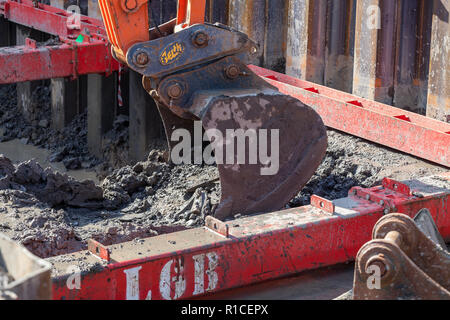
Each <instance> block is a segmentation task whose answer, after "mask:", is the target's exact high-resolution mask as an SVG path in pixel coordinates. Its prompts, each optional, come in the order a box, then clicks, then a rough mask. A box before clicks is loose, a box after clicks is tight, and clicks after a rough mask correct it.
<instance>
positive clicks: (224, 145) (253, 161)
mask: <svg viewBox="0 0 450 320" xmlns="http://www.w3.org/2000/svg"><path fill="white" fill-rule="evenodd" d="M203 95H205V93H203ZM206 96H208V99H201V101H208V103H207V105H203V106H201V107H200V106H196V108H199V109H201V110H203V112H202V116H201V124H202V128H203V131H202V136H205V138H206V137H207V138H208V139H209V141H210V142H211V143H212V148H213V153H212V154H213V156H214V157H215V163H216V164H217V167H218V169H219V175H220V184H221V201H220V203H219V205H218V207H217V209H216V211H215V214H214V215H215V217H217V218H219V219H224V218H226V217H228V216H230V215H235V214H237V213H242V214H251V213H258V212H267V211H273V210H278V209H281V208H282V207H283V206H284V205H285V204H286V203H287V202H288V201H289V200H290V199H291V198H292V197H293V196H294V195H295V194H296V193H297V192H298V191H300V190H301V189H302V187H303V186H304V185H305V184H306V183H307V182H308V180H309V179H310V177H311V176H312V175H313V174H314V172H315V170H316V169H317V167H318V166H319V165H320V163H321V161H322V159H323V157H324V155H325V152H326V148H327V135H326V129H325V126H324V124H323V122H322V119H321V118H320V116H319V115H318V114H317V113H316V112H315V111H314V110H313V109H312V108H310V107H308V106H306V105H305V104H303V103H302V102H300V101H298V100H296V99H294V98H292V97H290V96H286V95H283V94H281V93H272V94H262V93H260V94H245V93H242V92H240V91H237V92H234V93H233V92H228V93H224V94H222V95H220V96H215V95H213V96H209V95H206ZM204 97H205V96H204ZM204 97H203V98H204ZM159 109H160V113H161V116H162V119H163V122H164V126H165V128H166V134H167V137H168V144H169V146H170V147H171V148H170V149H173V147H175V145H174V142H173V141H172V140H171V139H170V137H171V136H172V134H173V131H174V130H177V129H179V128H183V129H186V130H187V131H189V132H190V133H191V134H192V136H194V135H195V133H194V131H195V124H194V121H193V120H187V119H182V118H179V117H178V116H177V115H175V114H174V113H172V112H171V111H170V110H169V108H166V107H164V106H162V105H159ZM191 150H194V153H195V152H196V150H198V151H200V153H201V154H200V156H201V157H205V150H206V149H205V148H203V145H202V144H200V145H195V143H194V144H192V148H191ZM170 154H171V155H173V153H172V152H170ZM207 155H209V154H206V156H207ZM175 156H177V155H175ZM194 157H195V155H191V156H189V157H188V159H194ZM172 160H173V159H172ZM202 160H203V161H205V160H207V159H204V158H203V159H202Z"/></svg>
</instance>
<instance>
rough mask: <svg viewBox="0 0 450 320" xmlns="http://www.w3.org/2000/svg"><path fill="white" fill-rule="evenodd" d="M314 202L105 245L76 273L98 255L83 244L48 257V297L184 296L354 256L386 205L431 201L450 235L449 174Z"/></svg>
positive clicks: (411, 211)
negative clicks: (103, 260) (103, 257)
mask: <svg viewBox="0 0 450 320" xmlns="http://www.w3.org/2000/svg"><path fill="white" fill-rule="evenodd" d="M317 201H318V204H317V206H316V207H312V206H304V207H300V208H295V209H289V210H284V211H279V212H272V213H267V214H262V215H257V216H251V217H244V218H240V219H236V220H233V221H231V222H228V225H225V224H224V223H221V222H219V221H216V220H214V219H208V222H207V224H208V225H209V226H210V227H203V228H196V229H190V230H186V231H181V232H176V233H172V234H166V235H161V236H157V237H153V238H148V239H142V240H140V241H131V242H125V243H122V244H117V245H112V246H108V247H107V249H108V250H109V257H108V258H109V264H107V265H106V266H104V267H100V268H94V269H93V270H92V271H84V272H81V273H79V274H73V273H71V272H73V271H74V269H73V268H71V266H72V267H73V265H77V261H80V262H82V263H83V264H86V263H95V262H98V261H99V260H98V259H99V258H98V257H97V255H93V254H91V253H90V252H88V251H81V252H78V253H74V254H69V255H66V256H59V257H56V258H49V259H47V260H48V261H50V262H51V263H52V264H53V266H54V276H53V298H54V299H188V298H192V297H197V296H202V295H205V294H210V293H214V292H217V291H221V290H225V289H230V288H235V287H240V286H245V285H249V284H252V283H256V282H260V281H264V280H268V279H275V278H278V277H282V276H287V275H292V274H295V273H298V272H301V271H304V270H309V269H315V268H319V267H323V266H329V265H334V264H338V263H343V262H347V261H352V260H354V258H355V256H356V254H357V252H358V250H359V248H360V247H361V246H362V245H363V244H364V243H366V242H367V241H369V240H370V239H371V234H372V229H373V226H374V224H375V223H376V222H377V221H378V220H379V218H381V217H382V216H383V214H388V213H390V212H401V213H404V214H407V215H409V216H411V217H414V215H415V214H416V213H417V212H418V211H419V210H420V209H422V208H428V209H429V210H430V212H431V214H432V216H433V219H434V220H435V222H436V223H437V226H438V229H439V231H440V232H441V234H442V235H443V237H444V238H445V239H446V240H447V241H448V240H450V205H449V204H450V173H447V174H444V175H442V176H438V177H433V178H431V177H430V178H424V179H419V180H417V181H413V182H410V183H408V185H406V184H405V185H404V184H402V183H400V182H396V181H392V180H389V179H385V180H384V181H383V185H382V186H377V187H373V188H368V189H362V188H358V187H357V188H354V189H352V190H351V191H350V193H349V196H348V197H347V198H343V199H338V200H334V201H332V204H331V205H330V203H322V204H321V203H320V202H327V200H325V199H321V198H318V199H317ZM322 207H323V208H324V209H323V210H322V209H321V208H322ZM333 208H334V209H333ZM226 235H228V236H226ZM68 270H69V271H68ZM77 277H78V279H77ZM77 281H78V286H76V283H77Z"/></svg>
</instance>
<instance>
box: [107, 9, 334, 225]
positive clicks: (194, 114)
mask: <svg viewBox="0 0 450 320" xmlns="http://www.w3.org/2000/svg"><path fill="white" fill-rule="evenodd" d="M99 3H100V8H101V12H102V16H103V20H104V23H105V25H106V30H107V33H108V37H109V40H110V42H111V44H112V48H113V54H114V56H115V58H116V59H118V60H120V61H121V62H123V63H126V64H127V65H128V66H129V67H130V68H131V69H133V70H134V71H136V72H138V73H140V74H141V75H142V76H143V86H144V89H145V90H146V91H147V92H148V93H149V94H150V95H151V96H152V97H153V98H154V99H155V101H156V103H157V106H158V110H159V112H160V115H161V117H162V120H163V123H164V127H165V131H166V135H167V140H168V144H169V147H170V150H171V151H172V150H175V149H176V143H175V142H174V141H173V140H176V139H172V137H173V134H174V133H175V132H176V131H177V130H180V129H184V130H183V131H182V132H184V133H186V132H187V133H189V134H190V135H191V137H195V136H196V135H198V134H199V132H200V135H201V136H200V143H198V139H195V138H194V139H191V141H192V145H191V148H190V150H191V151H192V154H191V155H186V154H185V152H183V154H182V155H181V158H183V159H190V160H191V162H192V163H195V164H203V163H207V164H210V163H211V158H212V159H213V160H215V163H216V164H217V166H218V169H219V175H220V182H221V201H220V203H219V204H218V206H217V208H216V210H215V213H214V215H215V217H217V218H219V219H224V218H227V217H229V216H231V215H235V214H237V213H241V214H252V213H260V212H267V211H273V210H278V209H280V208H282V207H283V206H284V205H285V204H286V203H287V202H288V201H289V200H290V199H291V198H292V197H293V196H294V195H295V194H296V193H298V192H299V191H300V190H301V188H302V187H303V186H304V185H305V184H306V183H307V182H308V180H309V179H310V177H311V176H312V175H313V174H314V172H315V170H316V169H317V167H318V166H319V164H320V163H321V161H322V159H323V157H324V155H325V151H326V147H327V136H326V129H325V126H324V124H323V122H322V120H321V118H320V116H319V115H318V114H317V113H316V112H315V111H314V110H313V109H312V108H310V107H309V106H306V105H304V104H303V103H302V102H300V101H298V100H296V99H294V98H293V97H291V96H287V95H284V94H282V93H280V92H279V91H278V90H277V89H276V88H275V87H273V86H272V85H270V84H269V83H267V82H266V81H264V80H263V79H261V78H260V77H258V76H256V75H255V74H254V73H253V72H252V71H251V70H250V69H249V68H247V65H248V64H249V63H251V62H252V61H254V59H255V58H256V57H257V56H258V53H259V48H258V45H257V44H256V43H255V42H254V41H252V40H251V39H249V38H248V36H247V35H245V34H244V33H242V32H239V31H237V30H234V29H232V28H230V27H227V26H225V25H221V24H218V23H216V24H210V23H205V22H204V15H205V0H179V1H178V11H177V18H176V19H174V20H172V21H169V22H167V23H165V24H163V25H161V26H155V27H153V28H150V24H149V8H148V2H147V1H146V0H99ZM199 127H200V130H199ZM179 133H180V131H178V132H177V133H176V135H177V136H178V137H179ZM202 138H203V139H206V140H209V142H211V146H212V151H211V150H209V151H210V152H209V153H205V151H206V150H208V148H206V149H204V148H203V145H202V143H201V141H202ZM195 141H197V142H195ZM208 154H209V155H210V157H208ZM175 156H176V154H175ZM175 156H174V154H172V152H171V160H172V162H174V163H178V162H179V161H178V160H179V159H178V160H177V159H175Z"/></svg>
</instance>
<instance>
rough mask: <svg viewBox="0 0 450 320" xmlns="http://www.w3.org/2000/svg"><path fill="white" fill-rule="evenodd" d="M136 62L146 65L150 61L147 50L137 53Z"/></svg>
mask: <svg viewBox="0 0 450 320" xmlns="http://www.w3.org/2000/svg"><path fill="white" fill-rule="evenodd" d="M135 59H136V63H137V64H138V65H140V66H145V65H146V64H147V63H148V62H149V60H150V59H149V58H148V55H147V53H145V52H139V53H138V54H136V58H135Z"/></svg>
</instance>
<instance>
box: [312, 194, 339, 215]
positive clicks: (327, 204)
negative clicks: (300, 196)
mask: <svg viewBox="0 0 450 320" xmlns="http://www.w3.org/2000/svg"><path fill="white" fill-rule="evenodd" d="M311 206H313V207H315V208H317V209H321V210H323V211H325V212H328V213H331V214H333V213H334V210H335V206H334V203H333V201H330V200H327V199H324V198H321V197H319V196H317V195H315V194H313V195H312V196H311Z"/></svg>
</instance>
